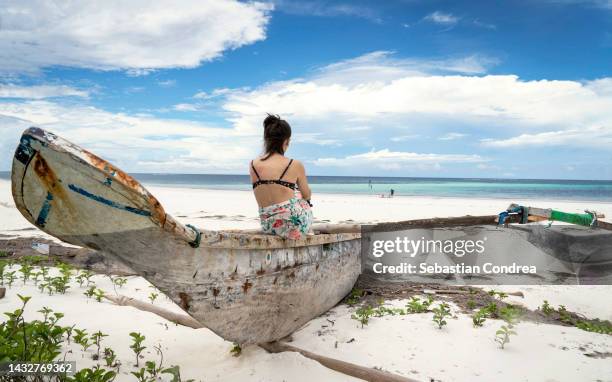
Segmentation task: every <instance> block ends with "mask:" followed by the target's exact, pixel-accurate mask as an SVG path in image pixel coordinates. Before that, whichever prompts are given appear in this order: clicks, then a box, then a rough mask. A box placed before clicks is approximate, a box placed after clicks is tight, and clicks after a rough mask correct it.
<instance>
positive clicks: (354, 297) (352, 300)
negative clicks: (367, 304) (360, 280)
mask: <svg viewBox="0 0 612 382" xmlns="http://www.w3.org/2000/svg"><path fill="white" fill-rule="evenodd" d="M361 297H363V289H359V288H353V290H351V293H350V294H349V296H348V297H347V298H346V303H347V304H348V305H349V306H353V305H355V304H357V303H358V302H359V300H361Z"/></svg>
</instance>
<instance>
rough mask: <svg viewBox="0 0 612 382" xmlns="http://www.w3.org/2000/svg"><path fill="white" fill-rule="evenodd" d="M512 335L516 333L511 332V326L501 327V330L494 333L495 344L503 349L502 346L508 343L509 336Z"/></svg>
mask: <svg viewBox="0 0 612 382" xmlns="http://www.w3.org/2000/svg"><path fill="white" fill-rule="evenodd" d="M512 335H516V332H515V331H514V330H512V325H510V324H508V325H502V326H501V328H499V330H497V331H496V332H495V342H497V343H498V344H499V346H500V348H502V349H503V348H504V346H505V345H506V344H507V343H509V342H510V336H512Z"/></svg>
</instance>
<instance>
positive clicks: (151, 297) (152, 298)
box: [149, 292, 159, 304]
mask: <svg viewBox="0 0 612 382" xmlns="http://www.w3.org/2000/svg"><path fill="white" fill-rule="evenodd" d="M157 296H159V295H158V294H157V293H153V292H151V294H149V300H150V301H151V304H153V303H154V302H155V299H156V298H157Z"/></svg>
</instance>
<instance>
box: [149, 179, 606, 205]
mask: <svg viewBox="0 0 612 382" xmlns="http://www.w3.org/2000/svg"><path fill="white" fill-rule="evenodd" d="M142 185H143V186H144V187H145V188H147V189H149V188H168V189H176V190H180V189H188V190H206V191H236V192H248V193H249V195H250V193H251V192H252V190H251V189H247V190H240V189H235V188H222V187H206V186H193V187H191V186H177V185H174V184H154V183H142ZM311 186H312V184H311ZM313 195H315V197H316V195H338V196H347V197H359V196H370V197H377V198H381V197H380V195H381V193H363V192H362V193H357V192H354V193H351V192H324V191H316V192H315V190H313ZM385 195H387V194H385ZM395 198H423V199H452V200H465V199H467V200H492V201H493V200H509V197H501V196H500V197H482V196H473V197H472V196H456V195H447V196H440V195H406V194H400V193H397V192H396V193H395V194H394V196H393V198H381V199H395ZM516 199H521V198H516ZM522 199H523V200H527V201H529V200H531V201H540V200H543V199H540V198H531V197H527V198H524V197H523V198H522ZM546 200H551V201H558V202H563V203H598V204H610V205H612V200H610V201H606V200H598V199H564V198H561V197H554V196H553V197H549V198H547V199H546Z"/></svg>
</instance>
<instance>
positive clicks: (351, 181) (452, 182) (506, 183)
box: [0, 172, 612, 202]
mask: <svg viewBox="0 0 612 382" xmlns="http://www.w3.org/2000/svg"><path fill="white" fill-rule="evenodd" d="M132 175H133V176H134V177H135V178H136V179H138V180H139V181H141V182H142V183H143V184H145V185H154V186H173V187H187V188H209V189H222V190H250V189H251V184H250V181H249V177H248V176H247V175H210V174H132ZM0 178H3V179H10V174H9V173H8V172H0ZM309 182H310V184H311V188H312V189H313V191H314V192H322V193H334V194H382V193H389V190H391V189H393V190H395V194H396V195H408V196H434V197H474V198H504V199H516V200H519V199H562V200H592V201H601V202H612V181H603V180H602V181H599V180H540V179H460V178H399V177H356V176H311V177H309ZM369 182H371V185H372V187H371V188H370V185H369Z"/></svg>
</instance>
